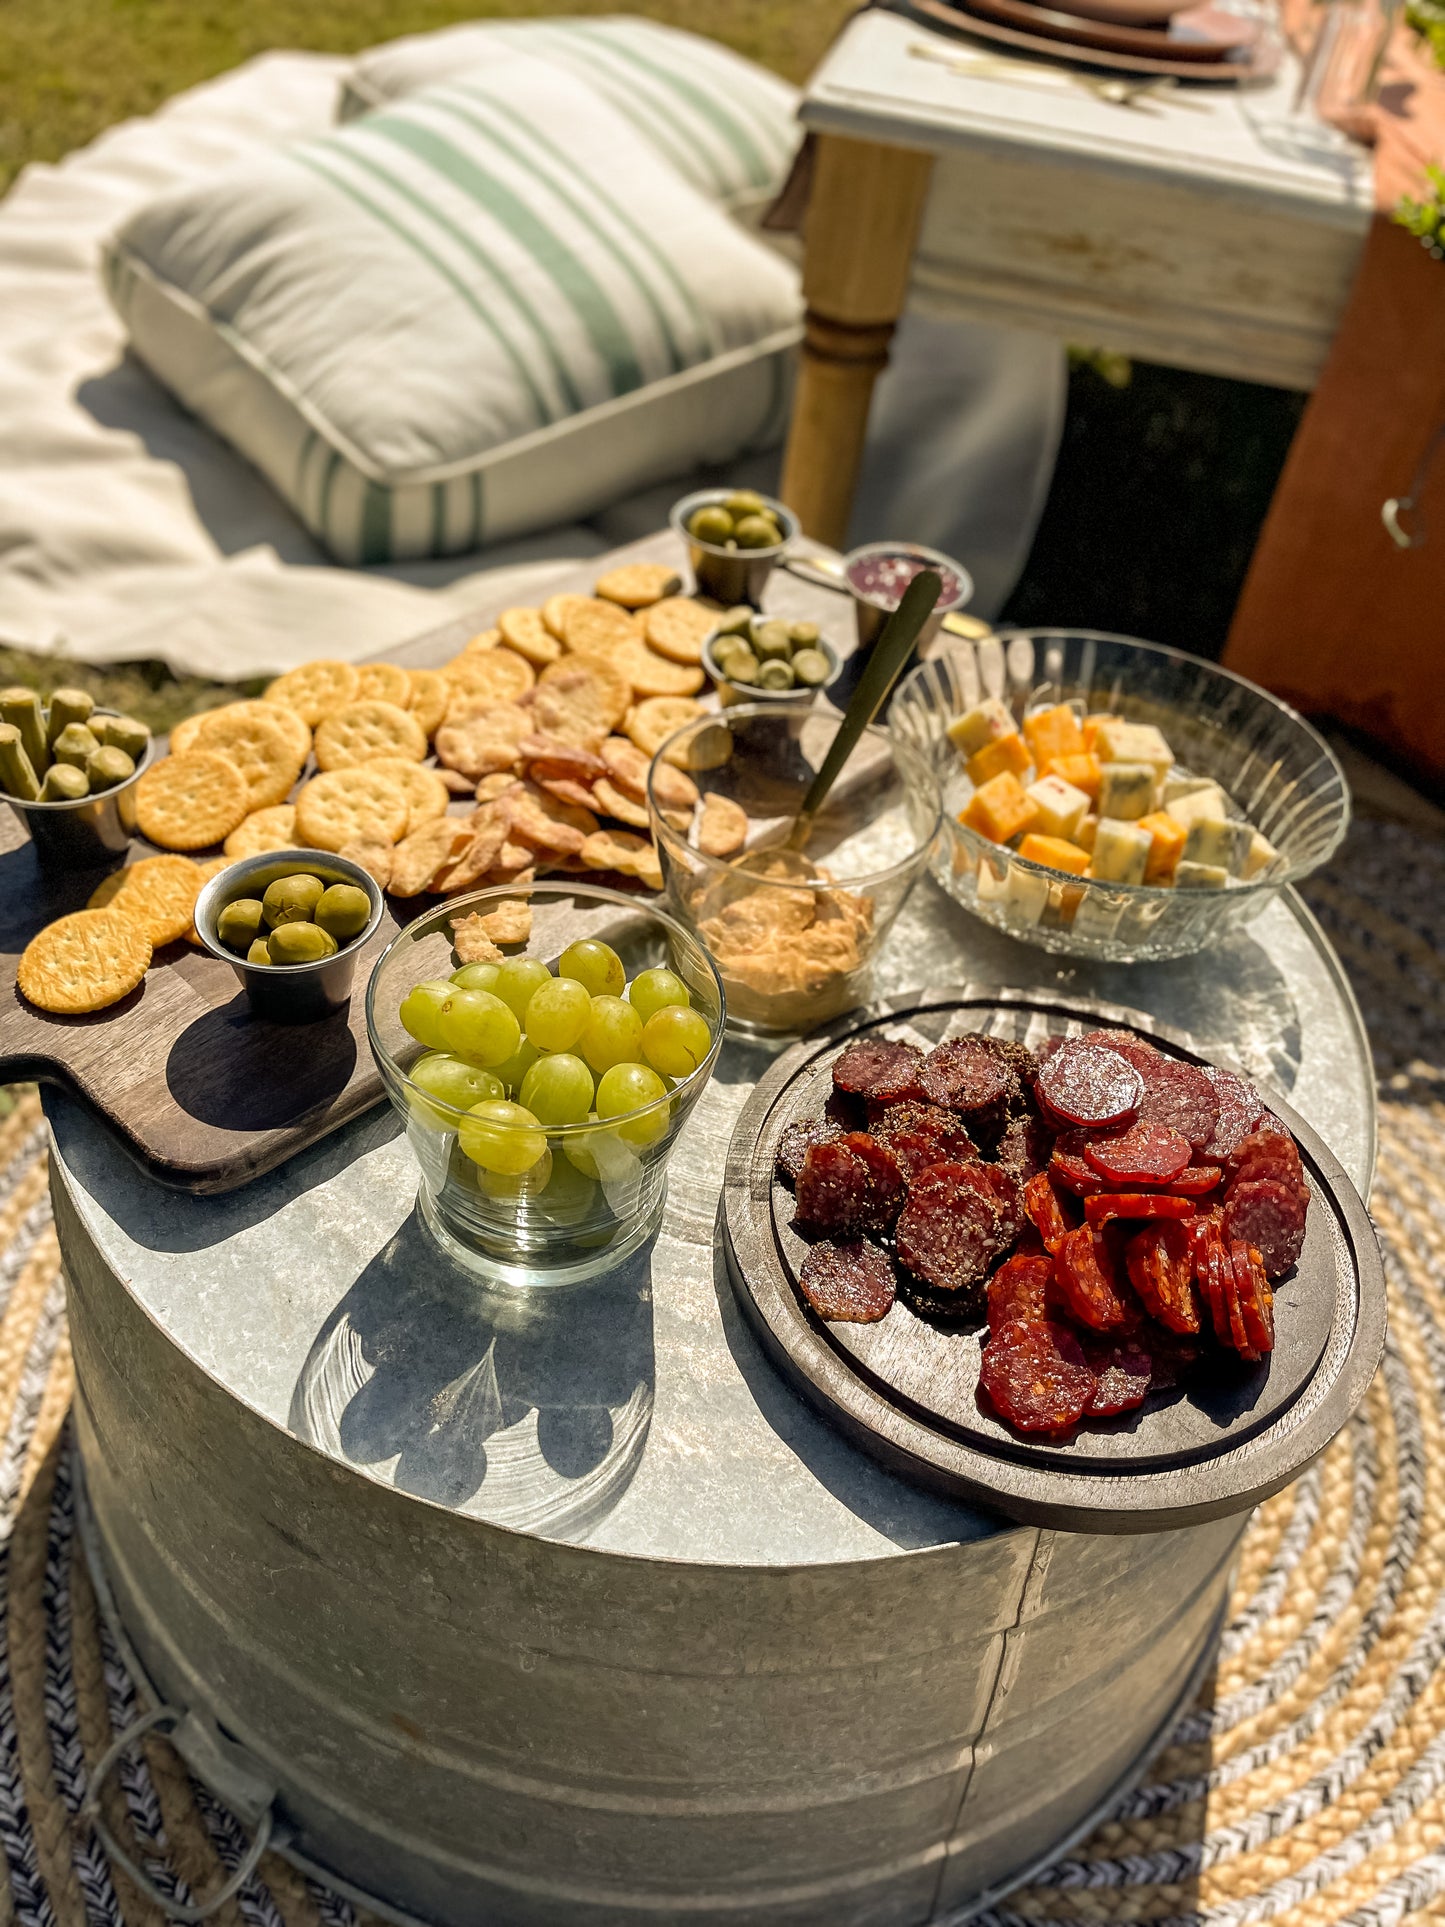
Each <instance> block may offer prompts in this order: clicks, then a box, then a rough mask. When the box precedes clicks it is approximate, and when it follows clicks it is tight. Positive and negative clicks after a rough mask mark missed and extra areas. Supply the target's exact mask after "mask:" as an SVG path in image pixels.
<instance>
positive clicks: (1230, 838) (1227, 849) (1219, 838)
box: [1182, 816, 1254, 876]
mask: <svg viewBox="0 0 1445 1927" xmlns="http://www.w3.org/2000/svg"><path fill="white" fill-rule="evenodd" d="M1253 836H1254V831H1253V830H1252V829H1251V828H1250V827H1249V825H1248V824H1247V823H1235V822H1231V821H1230V819H1229V818H1228V817H1220V816H1212V817H1211V816H1206V817H1201V818H1200V819H1199V820H1198V821H1197V822H1194V823H1191V824H1190V826H1189V834H1188V835H1187V836H1186V837H1185V839H1184V853H1183V857H1182V861H1183V862H1185V863H1201V864H1204V865H1206V866H1207V867H1209V868H1211V869H1218V870H1223V871H1224V872H1225V874H1226V875H1227V876H1236V875H1237V874H1238V873H1239V871H1240V869H1241V868H1242V867H1243V865H1244V861H1245V859H1246V858H1247V857H1248V855H1249V845H1250V841H1251V839H1252V838H1253Z"/></svg>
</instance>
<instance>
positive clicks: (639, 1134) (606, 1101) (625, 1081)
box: [597, 1064, 669, 1151]
mask: <svg viewBox="0 0 1445 1927" xmlns="http://www.w3.org/2000/svg"><path fill="white" fill-rule="evenodd" d="M666 1095H667V1091H666V1087H665V1086H664V1084H663V1081H662V1079H661V1078H660V1077H659V1076H658V1074H657V1072H656V1071H650V1070H649V1069H648V1068H647V1066H646V1064H614V1065H613V1066H612V1069H611V1070H610V1071H604V1072H603V1074H602V1076H601V1077H600V1078H599V1079H598V1082H597V1115H598V1116H599V1117H606V1118H612V1117H615V1118H617V1119H618V1120H619V1121H618V1123H617V1124H615V1125H614V1126H613V1129H614V1130H615V1131H616V1133H617V1135H618V1137H620V1138H621V1139H622V1141H623V1143H624V1144H631V1145H633V1146H634V1147H635V1148H636V1149H637V1150H639V1151H640V1150H642V1149H643V1147H644V1146H645V1145H648V1144H655V1143H656V1142H657V1140H658V1139H659V1138H660V1137H661V1136H662V1135H663V1134H664V1132H665V1131H666V1130H667V1126H668V1123H669V1107H667V1106H665V1105H664V1106H663V1107H662V1109H660V1110H657V1111H653V1112H652V1113H651V1114H650V1115H648V1116H646V1117H635V1116H630V1115H628V1114H629V1113H631V1112H636V1111H640V1110H641V1109H642V1108H643V1106H644V1105H647V1104H655V1103H656V1102H657V1100H658V1098H660V1097H665V1096H666Z"/></svg>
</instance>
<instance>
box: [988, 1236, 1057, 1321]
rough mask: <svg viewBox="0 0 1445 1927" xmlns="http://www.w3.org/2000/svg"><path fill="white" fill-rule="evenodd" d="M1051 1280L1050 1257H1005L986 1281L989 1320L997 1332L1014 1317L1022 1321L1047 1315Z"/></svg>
mask: <svg viewBox="0 0 1445 1927" xmlns="http://www.w3.org/2000/svg"><path fill="white" fill-rule="evenodd" d="M1053 1281H1054V1261H1053V1259H1052V1258H1047V1257H1044V1258H1026V1257H1020V1256H1018V1255H1017V1254H1016V1255H1015V1256H1014V1257H1012V1258H1008V1259H1006V1260H1005V1261H1004V1263H1003V1264H1001V1265H1000V1266H999V1268H998V1270H997V1271H996V1272H995V1273H994V1274H993V1276H992V1278H990V1279H989V1281H988V1322H989V1328H990V1330H992V1331H999V1330H1000V1329H1001V1328H1002V1327H1003V1326H1005V1325H1007V1324H1009V1323H1011V1321H1012V1320H1014V1319H1015V1318H1017V1319H1021V1320H1022V1321H1023V1322H1024V1323H1025V1324H1033V1323H1036V1322H1037V1321H1038V1320H1039V1319H1041V1318H1047V1317H1048V1315H1049V1287H1050V1285H1052V1283H1053Z"/></svg>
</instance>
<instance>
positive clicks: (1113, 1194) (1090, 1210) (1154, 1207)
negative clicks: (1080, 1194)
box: [1084, 1191, 1194, 1225]
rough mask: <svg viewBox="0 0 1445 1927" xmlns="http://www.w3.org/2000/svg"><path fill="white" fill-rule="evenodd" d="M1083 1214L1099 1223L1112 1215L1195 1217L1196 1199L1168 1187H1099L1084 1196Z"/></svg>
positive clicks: (1092, 1222) (1105, 1222) (1107, 1219)
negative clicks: (1097, 1191) (1098, 1189)
mask: <svg viewBox="0 0 1445 1927" xmlns="http://www.w3.org/2000/svg"><path fill="white" fill-rule="evenodd" d="M1084 1216H1085V1218H1087V1220H1088V1221H1089V1223H1090V1224H1099V1225H1103V1224H1108V1223H1109V1222H1110V1220H1111V1219H1113V1218H1192V1217H1193V1216H1194V1200H1193V1198H1176V1197H1174V1196H1173V1195H1172V1194H1171V1193H1170V1192H1168V1191H1100V1192H1099V1193H1098V1194H1097V1195H1096V1196H1095V1197H1092V1198H1085V1200H1084Z"/></svg>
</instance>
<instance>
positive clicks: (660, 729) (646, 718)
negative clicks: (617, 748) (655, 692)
mask: <svg viewBox="0 0 1445 1927" xmlns="http://www.w3.org/2000/svg"><path fill="white" fill-rule="evenodd" d="M702 713H703V709H702V704H701V703H699V702H694V701H693V699H692V698H691V697H690V696H649V697H648V698H647V699H646V701H645V702H640V703H638V704H637V705H636V707H635V708H633V709H632V710H630V711H629V712H628V715H627V719H626V721H625V722H624V724H623V728H624V729H625V730H626V732H627V734H628V736H629V737H630V738H631V739H632V741H633V742H634V743H635V744H636V745H637V747H638V748H639V749H640V750H641V751H642V753H643V755H644V756H647V757H649V758H651V757H653V756H655V755H656V754H657V752H658V751H659V750H660V749H661V748H662V745H663V744H664V743H665V742H666V741H667V739H668V737H669V736H672V735H674V734H675V733H676V732H677V731H678V730H679V729H682V728H683V727H684V726H685V725H686V724H687V723H691V722H695V721H696V720H697V718H698V717H699V716H701V715H702ZM669 760H673V759H669Z"/></svg>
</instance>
